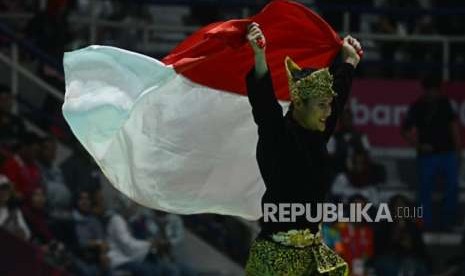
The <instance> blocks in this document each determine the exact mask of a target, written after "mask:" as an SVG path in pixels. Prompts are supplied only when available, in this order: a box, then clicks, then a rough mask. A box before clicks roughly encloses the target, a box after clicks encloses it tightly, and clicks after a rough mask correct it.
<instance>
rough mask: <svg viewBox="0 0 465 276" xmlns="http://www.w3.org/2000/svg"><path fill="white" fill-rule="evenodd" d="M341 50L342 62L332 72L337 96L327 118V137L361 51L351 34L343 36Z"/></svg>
mask: <svg viewBox="0 0 465 276" xmlns="http://www.w3.org/2000/svg"><path fill="white" fill-rule="evenodd" d="M341 51H342V59H343V62H344V63H343V64H341V65H340V66H339V68H337V69H336V72H335V73H334V82H333V90H334V92H336V94H337V97H335V98H334V100H333V103H332V107H331V108H332V112H331V116H330V117H329V118H328V121H327V125H326V131H325V134H326V137H327V138H328V139H329V137H330V136H331V135H332V134H333V132H334V129H335V128H336V124H337V120H338V119H339V116H340V115H341V113H342V111H343V110H344V106H345V104H346V102H347V99H348V97H349V94H350V90H351V87H352V77H353V73H354V69H355V68H356V67H357V65H358V63H359V62H360V54H362V53H363V51H362V46H361V44H360V42H358V40H356V39H355V38H353V37H351V36H346V37H345V38H344V43H343V45H342V49H341Z"/></svg>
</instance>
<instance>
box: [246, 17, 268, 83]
mask: <svg viewBox="0 0 465 276" xmlns="http://www.w3.org/2000/svg"><path fill="white" fill-rule="evenodd" d="M247 40H248V41H249V43H250V46H251V47H252V50H253V52H254V55H255V77H256V78H261V77H262V76H264V75H265V74H266V73H267V72H268V66H267V64H266V58H265V45H266V41H265V36H264V35H263V33H262V30H260V27H259V26H258V24H257V23H255V22H254V23H252V24H250V25H249V26H248V27H247Z"/></svg>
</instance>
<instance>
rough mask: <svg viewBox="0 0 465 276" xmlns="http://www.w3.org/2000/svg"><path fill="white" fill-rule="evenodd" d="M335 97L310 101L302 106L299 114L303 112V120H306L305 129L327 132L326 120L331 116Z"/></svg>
mask: <svg viewBox="0 0 465 276" xmlns="http://www.w3.org/2000/svg"><path fill="white" fill-rule="evenodd" d="M332 101H333V97H331V96H328V97H318V98H314V99H309V100H308V101H307V102H306V103H304V104H302V107H301V108H300V110H299V112H302V115H303V116H301V118H302V120H304V122H301V123H303V125H304V126H305V128H307V129H310V130H316V131H325V129H326V120H327V119H328V117H329V115H331V103H332Z"/></svg>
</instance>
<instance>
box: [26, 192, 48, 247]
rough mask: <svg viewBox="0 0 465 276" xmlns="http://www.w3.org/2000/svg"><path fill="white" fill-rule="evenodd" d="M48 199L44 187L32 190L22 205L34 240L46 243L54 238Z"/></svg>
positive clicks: (42, 243) (38, 242)
mask: <svg viewBox="0 0 465 276" xmlns="http://www.w3.org/2000/svg"><path fill="white" fill-rule="evenodd" d="M45 204H46V199H45V195H44V191H43V190H42V188H37V189H35V190H34V191H32V193H31V194H29V195H28V196H27V197H26V198H24V203H23V205H22V211H23V214H24V218H25V219H26V222H27V224H28V226H29V227H30V229H31V233H32V240H33V241H34V242H35V243H37V244H41V245H46V244H48V243H49V242H51V241H52V240H53V234H52V231H50V228H49V227H48V221H47V220H48V214H47V211H46V209H45V207H46V206H45Z"/></svg>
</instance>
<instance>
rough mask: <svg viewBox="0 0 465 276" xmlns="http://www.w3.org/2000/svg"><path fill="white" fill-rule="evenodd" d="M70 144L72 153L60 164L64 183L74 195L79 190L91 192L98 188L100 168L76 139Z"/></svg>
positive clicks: (99, 185) (99, 186)
mask: <svg viewBox="0 0 465 276" xmlns="http://www.w3.org/2000/svg"><path fill="white" fill-rule="evenodd" d="M72 145H73V154H72V155H71V156H70V157H68V158H67V159H66V160H65V161H63V163H62V164H61V170H62V172H63V176H64V177H65V183H66V185H67V186H68V188H69V189H70V191H71V193H72V194H73V195H74V196H76V195H77V192H78V191H79V190H86V191H90V192H92V193H93V192H94V191H97V190H99V189H100V188H101V184H100V169H99V168H98V166H97V164H96V163H95V161H94V160H93V159H92V157H91V156H90V155H89V154H88V153H87V151H86V150H85V149H84V148H83V147H82V146H81V144H80V143H79V142H78V141H77V140H75V141H74V142H73V144H72Z"/></svg>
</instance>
